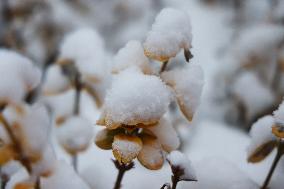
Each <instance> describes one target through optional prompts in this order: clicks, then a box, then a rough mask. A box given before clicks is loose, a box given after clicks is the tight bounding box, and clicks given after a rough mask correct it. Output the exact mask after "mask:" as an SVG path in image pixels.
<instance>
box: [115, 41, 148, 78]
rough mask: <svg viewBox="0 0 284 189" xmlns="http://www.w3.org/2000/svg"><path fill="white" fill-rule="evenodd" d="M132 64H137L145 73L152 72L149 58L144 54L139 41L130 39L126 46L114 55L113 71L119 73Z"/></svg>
mask: <svg viewBox="0 0 284 189" xmlns="http://www.w3.org/2000/svg"><path fill="white" fill-rule="evenodd" d="M131 66H137V67H139V68H140V69H141V71H143V72H144V73H151V67H150V65H149V60H148V58H147V57H146V56H145V55H144V50H143V47H142V45H141V43H140V42H139V41H129V42H128V43H127V44H126V46H125V47H123V48H122V49H120V50H119V51H118V53H117V54H116V56H115V57H114V64H113V67H112V72H113V73H118V72H120V71H122V70H125V69H127V68H128V67H131Z"/></svg>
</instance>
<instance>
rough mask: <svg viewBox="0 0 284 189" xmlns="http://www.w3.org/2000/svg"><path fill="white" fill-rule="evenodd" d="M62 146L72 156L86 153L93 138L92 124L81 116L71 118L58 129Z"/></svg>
mask: <svg viewBox="0 0 284 189" xmlns="http://www.w3.org/2000/svg"><path fill="white" fill-rule="evenodd" d="M57 137H58V140H59V142H60V144H61V145H62V146H63V147H64V148H65V150H66V151H67V152H69V153H70V154H76V153H78V152H81V151H84V150H86V149H87V147H88V146H89V144H90V141H91V139H92V137H93V129H92V124H91V123H90V122H89V121H88V120H87V119H85V118H83V117H80V116H73V117H69V118H68V119H67V120H66V121H65V122H64V123H63V124H62V125H60V126H59V127H58V128H57Z"/></svg>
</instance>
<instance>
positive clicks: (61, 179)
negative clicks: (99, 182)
mask: <svg viewBox="0 0 284 189" xmlns="http://www.w3.org/2000/svg"><path fill="white" fill-rule="evenodd" d="M55 166H56V168H55V171H54V173H53V175H52V176H50V177H48V178H42V179H41V188H42V189H63V188H68V189H90V188H89V186H88V185H87V184H86V183H85V182H84V181H83V179H82V178H81V177H80V176H79V175H77V174H76V173H75V171H74V169H73V168H72V167H71V166H70V165H67V164H66V163H65V162H61V161H58V162H56V163H55Z"/></svg>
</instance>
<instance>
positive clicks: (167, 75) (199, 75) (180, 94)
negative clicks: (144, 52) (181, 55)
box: [162, 64, 204, 121]
mask: <svg viewBox="0 0 284 189" xmlns="http://www.w3.org/2000/svg"><path fill="white" fill-rule="evenodd" d="M162 79H163V81H165V82H166V83H167V84H169V85H170V86H172V87H173V89H174V91H175V95H176V98H177V101H178V104H179V106H180V109H181V111H182V112H183V114H184V115H185V117H186V118H187V119H188V120H189V121H191V120H192V117H193V115H194V113H195V111H196V109H197V108H198V105H199V103H200V99H201V94H202V88H203V85H204V76H203V71H202V68H201V67H200V66H198V65H191V64H190V65H187V66H186V67H184V68H176V69H174V70H171V71H168V72H164V73H162Z"/></svg>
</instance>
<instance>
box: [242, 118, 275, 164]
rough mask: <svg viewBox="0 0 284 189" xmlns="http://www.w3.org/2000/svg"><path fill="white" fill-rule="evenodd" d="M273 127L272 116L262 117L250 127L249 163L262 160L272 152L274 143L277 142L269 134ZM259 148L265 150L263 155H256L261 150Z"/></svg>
mask: <svg viewBox="0 0 284 189" xmlns="http://www.w3.org/2000/svg"><path fill="white" fill-rule="evenodd" d="M273 125H274V119H273V117H272V116H265V117H262V118H261V119H259V120H258V121H257V122H255V123H254V124H253V125H252V128H251V130H250V136H251V142H250V145H249V147H248V155H249V161H252V162H255V161H259V160H262V159H263V158H265V157H266V156H267V155H268V154H269V153H270V152H271V151H272V150H273V148H274V147H275V145H276V142H275V141H277V138H276V137H275V136H274V135H273V134H272V132H271V131H272V126H273ZM261 148H265V152H266V153H265V154H264V153H257V152H258V151H260V150H262V149H261ZM257 154H258V155H257ZM259 154H260V155H259ZM257 156H258V157H257Z"/></svg>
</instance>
